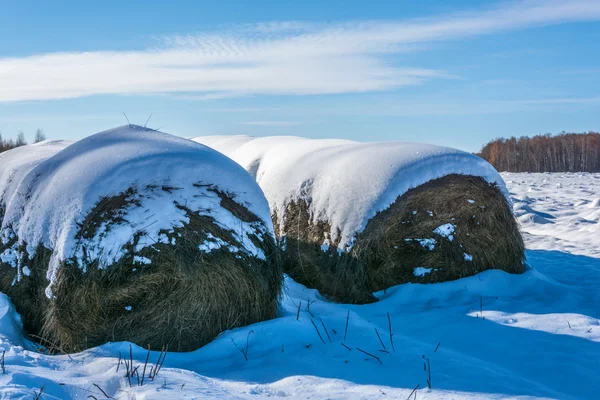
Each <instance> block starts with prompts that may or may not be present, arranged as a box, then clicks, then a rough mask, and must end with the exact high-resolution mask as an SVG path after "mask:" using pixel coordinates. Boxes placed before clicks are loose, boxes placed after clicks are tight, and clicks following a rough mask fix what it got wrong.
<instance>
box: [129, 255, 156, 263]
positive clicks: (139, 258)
mask: <svg viewBox="0 0 600 400" xmlns="http://www.w3.org/2000/svg"><path fill="white" fill-rule="evenodd" d="M133 262H136V263H140V264H146V265H148V264H152V260H151V259H149V258H147V257H142V256H133Z"/></svg>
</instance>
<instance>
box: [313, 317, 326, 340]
mask: <svg viewBox="0 0 600 400" xmlns="http://www.w3.org/2000/svg"><path fill="white" fill-rule="evenodd" d="M310 322H311V323H312V324H313V326H314V327H315V330H316V331H317V335H319V339H321V342H323V344H325V340H323V336H321V332H319V328H317V325H315V321H313V320H312V319H311V320H310Z"/></svg>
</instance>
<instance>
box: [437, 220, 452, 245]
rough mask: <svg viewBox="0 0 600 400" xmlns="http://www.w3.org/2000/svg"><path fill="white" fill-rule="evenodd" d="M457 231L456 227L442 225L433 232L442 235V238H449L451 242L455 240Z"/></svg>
mask: <svg viewBox="0 0 600 400" xmlns="http://www.w3.org/2000/svg"><path fill="white" fill-rule="evenodd" d="M455 229H456V225H454V224H451V223H447V224H444V225H440V226H438V227H437V228H435V229H434V230H433V233H435V234H437V235H440V236H442V237H445V238H447V239H448V240H449V241H452V240H454V235H453V233H454V230H455Z"/></svg>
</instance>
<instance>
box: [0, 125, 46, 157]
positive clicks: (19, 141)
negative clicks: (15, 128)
mask: <svg viewBox="0 0 600 400" xmlns="http://www.w3.org/2000/svg"><path fill="white" fill-rule="evenodd" d="M44 140H46V135H45V134H44V131H43V130H42V129H38V130H37V131H36V132H35V138H34V139H33V142H34V143H38V142H43V141H44ZM26 144H27V140H25V133H23V132H19V134H18V135H17V138H16V139H4V138H3V137H2V132H0V153H2V152H3V151H6V150H10V149H14V148H15V147H19V146H25V145H26Z"/></svg>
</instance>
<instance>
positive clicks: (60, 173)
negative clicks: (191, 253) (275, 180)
mask: <svg viewBox="0 0 600 400" xmlns="http://www.w3.org/2000/svg"><path fill="white" fill-rule="evenodd" d="M58 143H59V144H55V145H50V144H49V145H47V147H49V148H46V147H44V146H38V147H35V146H31V147H32V148H33V149H36V151H34V152H32V153H36V154H37V155H36V156H33V155H27V152H25V153H24V154H25V155H26V158H28V159H29V160H33V161H31V162H30V163H26V164H23V163H22V162H21V163H18V162H15V161H14V159H13V160H12V162H13V164H17V165H16V167H15V169H14V171H15V172H14V173H13V174H14V175H16V176H18V177H19V179H17V180H15V179H13V180H10V179H6V180H4V181H2V185H3V187H2V188H0V190H2V193H7V195H4V196H3V199H4V200H5V202H6V213H5V217H4V219H3V221H2V231H3V232H4V231H6V232H12V231H14V232H15V233H16V236H17V237H18V238H19V243H26V244H27V245H28V248H27V252H28V253H29V254H28V255H29V256H30V257H32V255H33V254H34V251H35V248H36V247H37V245H39V244H42V245H44V246H45V247H46V248H48V249H51V250H53V253H52V257H51V260H50V266H49V269H48V274H47V278H48V280H49V281H50V285H49V286H48V288H47V291H46V293H47V295H48V296H49V297H52V291H51V286H52V285H53V284H54V283H55V280H56V274H57V271H58V268H59V266H60V265H61V263H62V262H64V261H65V260H70V259H72V258H75V259H76V260H77V263H78V265H80V266H82V268H83V269H84V270H85V267H86V265H87V264H89V263H91V262H98V265H99V268H105V267H107V266H110V265H112V264H113V263H115V262H117V261H118V260H119V259H120V258H121V257H122V256H123V255H124V246H125V245H126V244H128V243H131V241H132V240H133V237H134V236H135V234H136V233H138V232H144V233H145V235H146V236H148V237H150V238H159V241H160V233H161V232H165V231H166V232H172V231H173V228H174V227H181V226H183V224H185V223H187V222H188V217H187V216H186V212H185V211H184V210H182V209H181V207H179V205H185V207H186V208H187V209H189V210H191V211H192V212H196V213H199V214H201V215H203V216H209V217H212V218H214V220H215V221H216V223H217V224H218V225H219V226H220V227H221V228H223V229H225V230H229V231H232V235H233V236H234V237H235V238H236V240H238V241H239V242H240V243H243V246H244V250H245V251H247V252H248V253H249V254H251V255H253V256H256V257H261V258H264V254H263V252H262V250H261V249H259V248H257V247H256V246H255V245H254V244H253V242H252V240H250V239H249V237H248V235H249V234H255V233H256V227H255V225H256V224H254V223H247V222H243V221H241V220H240V219H239V218H237V217H236V216H235V215H233V214H232V213H231V212H230V211H228V210H226V209H225V208H223V207H222V206H221V199H220V197H219V196H218V195H217V193H215V190H213V189H217V190H219V191H221V192H223V193H226V194H227V195H229V196H230V197H232V198H233V199H234V201H236V202H237V203H239V204H242V205H244V206H245V207H246V208H248V210H249V211H250V212H252V213H253V214H255V215H256V216H258V218H260V219H261V220H262V223H263V225H264V228H261V229H262V230H263V231H262V234H268V235H273V233H272V232H273V229H272V227H273V225H272V222H271V218H270V213H269V207H268V204H267V202H266V201H265V200H264V195H263V194H262V191H261V190H260V188H259V187H258V185H257V184H256V182H255V181H254V180H253V179H252V178H251V177H250V176H248V174H247V173H246V172H245V171H244V170H243V169H242V168H241V167H240V166H239V165H238V164H236V163H235V162H233V161H231V160H230V159H228V158H227V157H225V156H223V155H222V154H220V153H218V152H216V151H214V150H213V149H211V148H208V147H206V146H204V145H201V144H198V143H195V142H193V141H191V140H186V139H183V138H179V137H176V136H172V135H168V134H165V133H162V132H158V131H154V130H151V129H146V128H142V127H139V126H134V125H127V126H123V127H119V128H116V129H111V130H108V131H104V132H101V133H99V134H96V135H92V136H90V137H87V138H85V139H82V140H80V141H78V142H76V143H73V144H71V145H69V146H67V147H65V145H64V143H63V142H58ZM60 148H62V150H61V151H59V152H55V150H58V149H60ZM39 149H45V150H44V151H41V150H40V151H38V150H39ZM30 151H31V150H30ZM9 153H11V152H9ZM38 153H39V154H38ZM53 153H55V154H53ZM51 154H53V155H52V156H51V157H49V158H48V155H51ZM36 157H37V158H36ZM4 158H5V156H3V157H2V159H4ZM8 158H9V159H11V158H14V155H12V156H9V157H8ZM0 160H1V159H0ZM2 173H3V174H5V170H4V169H2ZM132 187H133V188H134V189H135V192H134V194H132V195H131V198H132V199H134V200H135V202H132V203H131V204H130V205H127V207H126V210H125V211H126V215H127V218H126V220H127V221H126V223H115V224H107V223H103V224H101V225H100V226H99V227H98V229H97V230H96V231H95V233H94V235H93V237H92V238H82V237H78V236H77V233H78V232H79V230H80V224H81V222H82V221H83V220H84V218H85V217H86V216H87V215H88V214H89V212H90V211H91V210H92V209H93V208H94V207H95V205H96V204H97V203H98V202H99V201H100V200H101V199H103V198H106V197H109V196H115V195H117V194H120V193H125V192H126V191H127V190H129V189H131V188H132ZM164 187H167V188H171V189H169V190H161V188H164ZM40 205H51V208H48V207H42V206H40ZM3 234H8V233H3ZM165 236H166V235H165ZM154 243H155V240H154V241H153V240H147V241H144V240H140V243H138V246H137V248H136V251H139V250H141V249H142V248H144V247H146V246H152V245H153V244H154ZM6 257H9V258H11V257H12V256H10V255H9V254H7V255H6ZM11 259H12V258H11ZM18 261H19V260H18V257H17V263H18Z"/></svg>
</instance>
